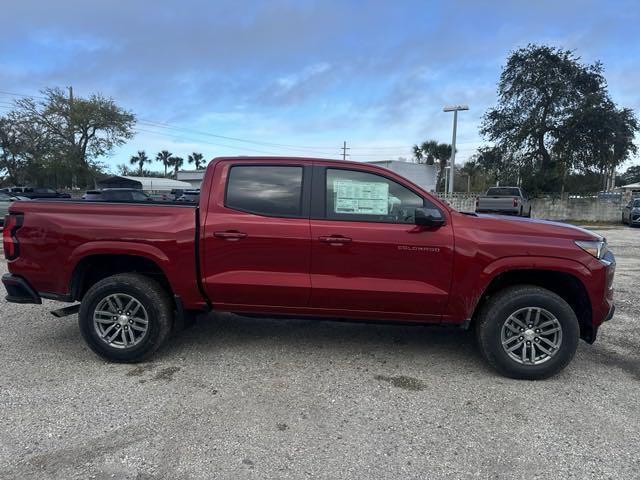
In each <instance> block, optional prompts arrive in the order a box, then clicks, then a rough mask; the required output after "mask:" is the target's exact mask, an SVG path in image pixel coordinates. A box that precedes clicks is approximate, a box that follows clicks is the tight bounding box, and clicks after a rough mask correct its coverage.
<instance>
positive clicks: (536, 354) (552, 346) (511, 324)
mask: <svg viewBox="0 0 640 480" xmlns="http://www.w3.org/2000/svg"><path fill="white" fill-rule="evenodd" d="M500 337H501V338H500V341H501V343H502V348H503V349H504V351H505V352H506V353H507V355H509V357H510V358H511V359H512V360H514V361H515V362H517V363H519V364H521V365H540V364H541V363H544V362H547V361H549V360H550V359H551V358H553V356H554V355H556V354H557V353H558V351H559V350H560V346H561V345H562V325H560V322H559V321H558V319H557V318H556V317H555V315H553V314H552V313H551V312H550V311H548V310H545V309H544V308H539V307H526V308H521V309H519V310H516V311H515V312H513V313H512V314H511V315H509V317H508V318H507V319H506V320H505V322H504V324H503V325H502V332H501V335H500Z"/></svg>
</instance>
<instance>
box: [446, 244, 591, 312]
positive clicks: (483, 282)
mask: <svg viewBox="0 0 640 480" xmlns="http://www.w3.org/2000/svg"><path fill="white" fill-rule="evenodd" d="M521 270H543V271H549V272H559V273H566V274H569V275H572V276H574V277H576V278H577V279H578V280H579V281H580V282H581V283H582V284H583V285H585V286H586V285H589V282H590V280H591V279H592V277H593V275H592V272H591V271H590V270H589V269H588V268H587V267H586V266H585V265H583V264H582V263H580V262H578V261H576V260H571V259H568V258H557V257H537V256H529V255H526V256H525V255H523V256H510V257H502V258H499V259H496V260H494V261H492V262H490V263H488V264H487V265H485V266H484V268H483V269H482V270H481V271H480V272H479V275H477V276H475V280H474V281H472V282H469V283H466V282H460V283H459V285H458V287H457V288H456V287H454V291H453V292H452V297H451V303H450V311H449V314H448V315H447V317H449V318H448V321H449V322H451V323H459V322H464V321H465V320H469V319H471V318H472V316H473V314H474V312H475V310H476V307H477V306H478V303H479V302H480V299H481V298H482V296H483V295H484V293H485V292H486V290H487V288H488V287H489V285H491V282H493V281H494V280H495V279H496V278H497V277H499V276H500V275H501V274H504V273H507V272H513V271H521ZM468 278H469V277H468ZM591 300H592V299H590V301H591Z"/></svg>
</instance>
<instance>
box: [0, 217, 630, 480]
mask: <svg viewBox="0 0 640 480" xmlns="http://www.w3.org/2000/svg"><path fill="white" fill-rule="evenodd" d="M603 233H604V234H605V235H606V236H607V237H608V238H609V242H610V245H611V247H612V249H613V251H614V252H615V253H616V255H617V261H618V269H617V277H616V289H617V303H618V311H617V313H616V316H615V317H614V319H613V320H612V321H611V322H609V323H608V324H606V325H605V326H604V327H603V328H602V329H601V330H600V337H599V339H598V341H597V342H596V344H595V345H592V346H590V345H587V344H585V343H584V342H581V344H580V347H579V349H578V353H577V356H576V358H575V359H574V361H573V363H572V364H571V365H570V366H569V367H568V368H567V369H566V370H565V371H564V372H562V373H561V374H560V375H558V376H556V377H554V378H552V379H550V380H547V381H541V382H527V381H516V380H510V379H506V378H502V377H500V376H498V375H496V374H495V373H494V372H493V371H491V370H489V369H488V368H487V367H486V366H485V365H484V363H483V362H482V360H481V359H480V357H479V354H478V352H477V351H476V348H475V346H474V343H473V337H472V335H471V334H469V333H461V332H457V331H447V330H442V329H437V328H426V327H406V326H390V325H370V324H349V323H340V322H317V321H304V320H289V321H282V320H278V321H275V320H258V319H250V318H244V317H239V316H235V315H228V314H219V315H211V316H210V317H208V318H206V319H202V320H201V321H200V322H199V323H198V324H197V325H196V326H195V327H193V328H191V329H190V330H188V331H186V332H184V333H182V334H181V335H180V336H179V337H178V338H176V339H174V340H173V341H172V342H171V344H170V345H169V346H168V348H166V349H164V350H163V351H162V352H161V353H160V354H158V355H157V356H156V357H155V358H154V359H153V361H151V362H149V363H146V364H140V365H115V364H109V363H105V362H103V361H101V360H99V359H98V358H97V357H95V356H94V355H93V354H92V353H91V352H90V351H89V350H88V349H87V348H86V347H85V345H84V343H83V342H82V339H81V337H80V333H79V331H78V326H77V323H76V317H75V316H74V317H67V318H65V319H54V318H53V317H51V316H50V315H49V314H48V311H49V310H50V309H53V308H57V307H58V305H59V304H55V303H53V302H47V303H46V304H45V305H23V306H20V305H14V304H7V303H6V302H4V301H2V302H0V317H1V320H0V478H19V479H25V478H34V479H35V478H37V479H46V478H65V479H70V478H82V479H85V478H100V479H101V478H117V479H120V478H123V479H124V478H127V479H129V478H131V479H134V478H135V479H155V478H171V479H183V478H184V479H190V478H234V479H238V478H294V479H300V478H340V479H347V478H357V479H362V478H376V479H379V478H402V479H410V478H430V479H435V478H545V479H549V478H576V479H584V478H612V479H621V478H629V479H630V478H639V477H640V443H639V442H638V439H640V389H639V387H640V382H639V381H640V356H639V353H638V347H639V346H640V334H639V333H638V332H639V331H638V325H637V323H638V318H639V317H640V307H639V306H638V302H637V298H638V296H637V295H638V285H639V284H640V242H639V241H638V238H639V236H640V230H638V229H635V230H634V229H630V228H615V229H607V230H603ZM5 270H6V265H5V264H4V263H0V272H2V273H4V271H5Z"/></svg>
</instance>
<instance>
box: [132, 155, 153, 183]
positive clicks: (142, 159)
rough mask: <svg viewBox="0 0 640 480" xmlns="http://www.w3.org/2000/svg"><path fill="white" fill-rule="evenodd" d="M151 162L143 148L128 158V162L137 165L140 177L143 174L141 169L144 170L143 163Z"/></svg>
mask: <svg viewBox="0 0 640 480" xmlns="http://www.w3.org/2000/svg"><path fill="white" fill-rule="evenodd" d="M151 162H153V160H151V159H150V158H149V157H147V154H146V153H145V151H144V150H138V153H137V155H133V156H132V157H131V158H130V159H129V163H130V164H131V165H138V168H139V174H140V176H141V177H142V176H143V173H144V172H143V170H144V165H145V164H146V163H151Z"/></svg>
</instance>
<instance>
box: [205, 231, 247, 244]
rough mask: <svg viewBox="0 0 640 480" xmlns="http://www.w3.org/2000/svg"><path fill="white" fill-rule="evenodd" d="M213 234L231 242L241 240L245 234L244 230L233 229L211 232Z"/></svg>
mask: <svg viewBox="0 0 640 480" xmlns="http://www.w3.org/2000/svg"><path fill="white" fill-rule="evenodd" d="M213 236H214V237H216V238H221V239H223V240H229V241H231V242H234V241H238V240H242V239H243V238H245V237H246V236H247V234H246V233H244V232H236V231H234V230H227V231H226V232H213Z"/></svg>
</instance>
